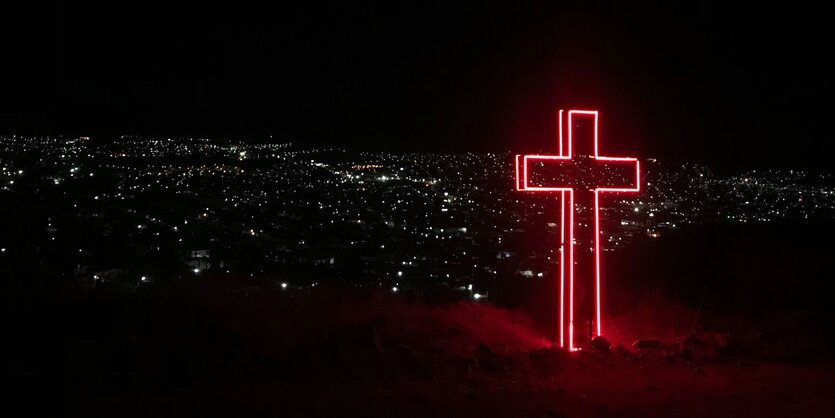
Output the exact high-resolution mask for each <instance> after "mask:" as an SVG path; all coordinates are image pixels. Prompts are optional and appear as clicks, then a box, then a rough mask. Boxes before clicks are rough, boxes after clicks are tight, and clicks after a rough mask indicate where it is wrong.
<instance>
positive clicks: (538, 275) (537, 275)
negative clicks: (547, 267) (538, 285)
mask: <svg viewBox="0 0 835 418" xmlns="http://www.w3.org/2000/svg"><path fill="white" fill-rule="evenodd" d="M542 276H544V274H543V273H536V277H542Z"/></svg>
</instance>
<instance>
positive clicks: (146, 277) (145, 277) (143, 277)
mask: <svg viewBox="0 0 835 418" xmlns="http://www.w3.org/2000/svg"><path fill="white" fill-rule="evenodd" d="M139 280H142V281H143V282H147V281H148V276H142V277H141V278H140V279H139Z"/></svg>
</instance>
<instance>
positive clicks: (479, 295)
mask: <svg viewBox="0 0 835 418" xmlns="http://www.w3.org/2000/svg"><path fill="white" fill-rule="evenodd" d="M473 299H475V300H479V299H481V293H474V294H473Z"/></svg>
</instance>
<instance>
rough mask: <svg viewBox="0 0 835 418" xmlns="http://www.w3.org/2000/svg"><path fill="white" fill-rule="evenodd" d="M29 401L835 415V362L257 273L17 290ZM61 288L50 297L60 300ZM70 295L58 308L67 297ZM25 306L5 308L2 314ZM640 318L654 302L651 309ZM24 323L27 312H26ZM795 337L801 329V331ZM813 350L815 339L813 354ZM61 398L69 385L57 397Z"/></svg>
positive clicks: (248, 408)
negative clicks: (160, 284)
mask: <svg viewBox="0 0 835 418" xmlns="http://www.w3.org/2000/svg"><path fill="white" fill-rule="evenodd" d="M16 303H17V308H18V310H17V311H16V312H15V315H16V316H14V317H16V318H18V319H20V318H24V317H25V318H27V321H26V322H25V323H24V322H21V321H17V322H15V323H17V324H18V325H16V326H15V325H12V326H10V327H7V329H8V330H10V332H11V335H12V336H13V337H14V338H11V339H9V340H8V341H10V345H11V346H12V348H13V349H14V350H17V351H16V352H15V353H14V355H13V357H11V358H14V359H15V360H16V361H14V362H11V363H10V364H9V366H8V368H9V370H10V374H11V376H12V378H13V379H14V381H16V382H18V384H17V385H16V389H17V390H19V391H20V395H19V396H18V397H17V398H18V399H29V398H27V397H28V396H31V395H32V394H40V395H39V396H37V397H36V399H43V398H44V396H43V394H44V393H49V394H50V395H49V396H48V397H47V399H50V400H55V401H53V402H42V401H38V400H35V401H27V402H28V406H27V408H28V409H29V410H37V409H39V408H52V407H59V408H60V410H62V411H65V412H69V411H71V412H73V413H83V414H86V415H108V416H217V415H224V416H322V417H325V416H327V417H333V416H372V417H376V416H386V417H388V416H400V417H427V416H444V417H470V416H472V417H480V416H502V417H586V416H594V417H597V416H600V417H607V416H611V417H630V416H635V417H654V416H657V417H668V416H675V417H691V416H692V417H705V416H734V417H745V416H751V417H771V416H773V417H784V416H789V415H797V416H832V415H833V411H835V397H832V396H831V392H832V389H831V388H832V387H835V365H834V364H832V363H831V362H829V361H827V358H828V355H827V352H826V350H825V349H823V351H820V350H818V351H809V350H807V351H806V352H804V353H806V354H804V355H803V356H799V357H798V356H792V355H789V354H791V353H792V352H797V350H791V349H787V348H786V347H787V345H786V343H785V342H783V341H773V340H769V338H768V336H767V335H762V333H761V332H759V331H751V330H749V331H747V332H739V331H721V330H720V331H716V330H713V331H710V332H708V331H705V330H698V331H697V332H691V333H679V334H678V335H671V334H670V333H666V334H665V333H660V332H659V333H656V335H649V333H647V332H646V331H642V332H643V333H645V334H646V335H634V331H632V329H633V328H635V327H632V328H630V327H629V324H632V325H634V323H635V322H636V321H643V322H642V324H644V325H645V326H642V327H640V328H642V329H644V330H646V329H648V328H649V327H648V326H646V323H647V322H646V321H649V320H648V319H646V318H643V317H641V316H640V315H636V316H633V317H623V318H612V319H611V321H610V325H611V326H610V327H611V329H612V330H613V331H620V332H613V336H612V337H611V338H612V339H613V341H612V343H609V342H608V341H598V344H596V347H587V348H586V349H584V350H582V351H580V352H575V353H568V352H566V351H564V350H561V349H559V348H557V347H555V346H553V345H552V344H551V343H550V341H549V340H548V339H547V338H545V337H544V336H543V335H542V333H541V332H540V331H539V328H538V326H537V324H535V323H534V322H533V321H531V319H530V318H529V317H527V316H526V315H525V313H524V312H521V311H510V310H505V309H499V308H495V307H492V306H489V305H487V304H479V303H464V302H461V303H455V304H451V305H444V306H434V307H430V306H425V305H420V304H416V303H408V302H405V301H404V300H403V299H402V298H399V297H392V296H391V295H390V294H387V293H384V292H377V293H374V292H372V293H368V294H363V295H351V296H346V295H344V294H342V293H341V291H329V290H322V291H321V293H319V294H306V295H294V296H288V295H287V294H282V293H281V292H280V291H276V292H274V291H263V290H259V289H254V288H236V289H229V288H225V287H224V288H218V289H205V288H200V289H178V290H170V289H169V290H165V291H161V292H158V293H154V294H148V295H129V296H124V295H123V296H114V295H93V296H91V295H87V294H85V295H82V296H78V297H75V298H70V299H67V298H66V296H65V295H62V296H61V298H60V300H55V299H52V300H43V298H40V299H39V301H38V302H33V301H32V300H26V299H25V298H23V299H18V300H17V302H16ZM47 306H49V308H47ZM59 312H60V314H58V313H59ZM10 317H11V316H9V315H6V318H10ZM638 318H643V319H638ZM20 324H25V325H26V326H22V325H20ZM789 348H791V347H789ZM812 353H815V354H812ZM58 399H60V400H61V401H60V402H59V401H57V400H58Z"/></svg>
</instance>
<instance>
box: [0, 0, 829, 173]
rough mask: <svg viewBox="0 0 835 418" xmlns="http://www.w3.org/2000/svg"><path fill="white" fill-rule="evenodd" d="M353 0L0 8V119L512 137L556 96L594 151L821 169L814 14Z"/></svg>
mask: <svg viewBox="0 0 835 418" xmlns="http://www.w3.org/2000/svg"><path fill="white" fill-rule="evenodd" d="M205 3H206V4H208V3H210V2H205ZM356 3H357V2H347V1H346V2H338V3H337V2H335V3H331V4H329V3H318V2H300V3H299V4H297V5H285V6H280V7H277V8H270V9H266V8H262V9H254V8H248V7H245V6H243V5H242V4H239V2H224V3H223V4H222V5H220V6H216V7H214V6H207V5H206V4H203V5H193V6H190V7H186V6H180V7H179V8H177V9H172V8H171V6H170V5H164V4H163V5H159V6H156V5H152V4H150V3H147V2H143V3H135V4H133V5H132V6H128V7H125V6H124V5H123V4H120V5H119V6H118V7H116V6H113V7H112V8H104V9H103V8H102V6H96V7H92V6H91V7H90V8H87V9H79V8H75V6H72V5H69V4H66V5H65V6H63V9H59V10H54V11H52V12H50V13H48V14H49V16H45V14H46V13H45V11H42V10H35V11H27V12H20V14H19V15H18V14H17V13H14V12H9V11H7V12H6V13H3V14H2V17H0V25H2V27H3V29H0V30H2V33H0V35H2V37H3V41H2V42H3V47H4V53H3V58H4V59H3V62H2V65H3V66H4V68H5V69H4V77H3V80H4V81H3V85H2V90H0V94H2V97H0V101H2V103H1V104H0V132H6V133H16V132H20V133H26V132H30V133H67V134H84V135H92V136H99V137H107V136H109V135H114V134H122V133H136V134H163V135H183V134H185V135H205V136H236V137H248V138H255V139H264V138H268V137H269V135H274V137H275V138H277V139H279V140H283V139H292V140H294V141H295V142H297V143H301V144H310V145H313V144H329V145H341V146H344V147H346V148H349V149H364V150H393V151H433V152H458V151H504V150H513V151H532V150H538V149H543V150H547V149H551V148H553V147H554V146H555V145H554V144H555V142H554V141H555V139H554V137H555V135H556V129H555V111H556V109H558V108H560V107H564V108H569V107H592V108H598V109H599V110H601V112H602V113H601V115H602V121H601V122H602V125H601V134H602V138H603V141H605V145H604V150H608V151H609V153H611V154H614V155H638V156H644V157H648V156H656V157H659V158H666V159H671V160H688V161H697V162H705V163H710V164H713V165H716V166H720V167H730V168H732V169H734V168H739V169H743V168H750V167H798V168H819V169H828V167H829V166H830V165H831V164H829V163H828V162H827V158H829V157H830V155H831V154H833V151H835V146H833V144H832V142H833V141H832V139H833V136H832V130H831V127H830V126H831V122H830V119H831V117H832V116H831V115H832V114H833V110H835V109H833V105H832V95H833V92H834V91H833V82H832V74H835V71H833V70H835V68H833V67H835V66H834V65H833V64H832V62H831V61H832V59H831V55H832V50H833V45H832V44H833V38H835V37H833V36H832V34H831V27H832V23H833V22H832V19H831V17H830V16H829V14H828V13H827V12H826V11H824V10H816V9H814V8H811V7H807V6H803V5H801V4H799V3H796V2H793V3H781V4H779V5H778V6H768V7H767V8H763V7H762V6H757V7H751V6H747V7H743V6H738V7H737V6H730V7H729V6H727V5H724V4H723V3H725V2H722V3H715V4H706V3H701V2H689V3H688V4H689V5H687V6H682V5H668V4H667V3H676V4H680V3H681V2H659V3H657V4H655V3H641V4H640V5H636V4H629V5H627V4H625V3H633V2H611V3H617V4H620V3H624V4H620V5H615V6H609V5H604V4H603V3H598V2H578V1H575V2H569V3H559V2H533V3H528V2H507V3H506V4H504V5H501V4H489V5H488V4H487V3H486V2H472V3H469V4H468V5H465V4H463V3H457V4H452V3H453V2H451V1H444V2H425V1H424V2H415V3H399V2H379V3H374V4H365V5H362V4H356ZM24 15H25V18H24Z"/></svg>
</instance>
